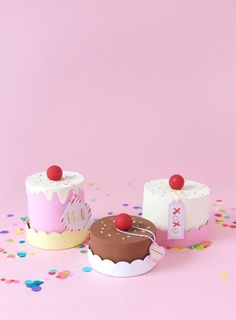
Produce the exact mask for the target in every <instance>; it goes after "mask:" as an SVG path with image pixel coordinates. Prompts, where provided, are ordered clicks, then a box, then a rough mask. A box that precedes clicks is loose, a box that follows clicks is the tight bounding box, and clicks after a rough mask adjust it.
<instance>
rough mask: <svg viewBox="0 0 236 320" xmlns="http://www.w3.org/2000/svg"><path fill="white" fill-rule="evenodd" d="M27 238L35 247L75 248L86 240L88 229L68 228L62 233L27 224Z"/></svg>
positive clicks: (53, 248) (49, 248) (52, 248)
mask: <svg viewBox="0 0 236 320" xmlns="http://www.w3.org/2000/svg"><path fill="white" fill-rule="evenodd" d="M25 229H26V239H27V241H28V243H29V244H31V245H32V246H34V247H37V248H41V249H48V250H59V249H68V248H73V247H75V246H77V245H79V244H81V243H83V242H84V241H85V239H86V238H87V236H88V230H87V229H81V230H80V231H69V230H66V231H64V232H62V233H57V232H51V233H46V232H43V231H36V230H34V229H32V228H30V227H29V225H28V224H26V225H25Z"/></svg>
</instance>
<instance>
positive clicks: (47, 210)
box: [27, 191, 84, 232]
mask: <svg viewBox="0 0 236 320" xmlns="http://www.w3.org/2000/svg"><path fill="white" fill-rule="evenodd" d="M72 196H73V192H72V191H70V192H69V193H68V196H67V199H66V201H65V203H61V201H60V199H59V197H58V195H57V194H56V193H54V194H53V197H52V199H51V200H50V201H49V200H48V199H47V198H46V197H45V195H44V194H43V193H38V194H36V193H32V194H31V193H28V194H27V200H28V216H29V222H30V227H31V228H33V229H35V230H36V231H44V232H63V231H65V230H66V228H65V227H64V225H63V223H62V221H61V219H62V214H63V210H64V209H65V207H66V206H67V205H68V203H69V202H70V200H71V198H72ZM78 199H80V200H83V199H84V192H80V193H79V194H78Z"/></svg>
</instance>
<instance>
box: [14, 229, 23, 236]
mask: <svg viewBox="0 0 236 320" xmlns="http://www.w3.org/2000/svg"><path fill="white" fill-rule="evenodd" d="M23 232H24V229H16V230H15V234H17V235H20V234H22V233H23Z"/></svg>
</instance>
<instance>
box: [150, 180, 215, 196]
mask: <svg viewBox="0 0 236 320" xmlns="http://www.w3.org/2000/svg"><path fill="white" fill-rule="evenodd" d="M144 188H145V189H147V190H149V191H151V193H152V195H157V196H160V197H162V198H173V196H174V197H175V198H177V197H178V198H180V199H184V200H189V199H196V198H202V197H207V196H208V195H209V193H210V189H209V188H208V187H207V186H206V185H204V184H202V183H199V182H195V181H191V180H186V181H185V184H184V187H183V188H182V189H181V190H178V193H177V194H173V190H172V189H171V188H170V186H169V179H159V180H151V181H150V182H147V183H145V185H144Z"/></svg>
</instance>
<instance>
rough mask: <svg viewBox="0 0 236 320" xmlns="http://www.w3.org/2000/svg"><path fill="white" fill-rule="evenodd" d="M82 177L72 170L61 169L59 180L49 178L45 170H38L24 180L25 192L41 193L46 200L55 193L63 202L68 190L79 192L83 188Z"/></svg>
mask: <svg viewBox="0 0 236 320" xmlns="http://www.w3.org/2000/svg"><path fill="white" fill-rule="evenodd" d="M83 183H84V177H83V176H82V175H81V174H79V173H77V172H73V171H63V176H62V178H61V180H59V181H52V180H49V179H48V177H47V174H46V172H45V171H44V172H39V173H36V174H33V175H31V176H29V177H28V178H27V179H26V181H25V186H26V192H27V193H31V194H33V193H36V194H39V193H43V194H44V195H45V197H46V198H47V200H48V201H50V200H51V199H52V197H53V195H54V194H55V193H56V194H57V195H58V198H59V200H60V202H61V203H65V201H66V199H67V197H68V193H69V192H70V191H72V192H74V193H76V194H77V193H79V192H80V191H82V190H83Z"/></svg>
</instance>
